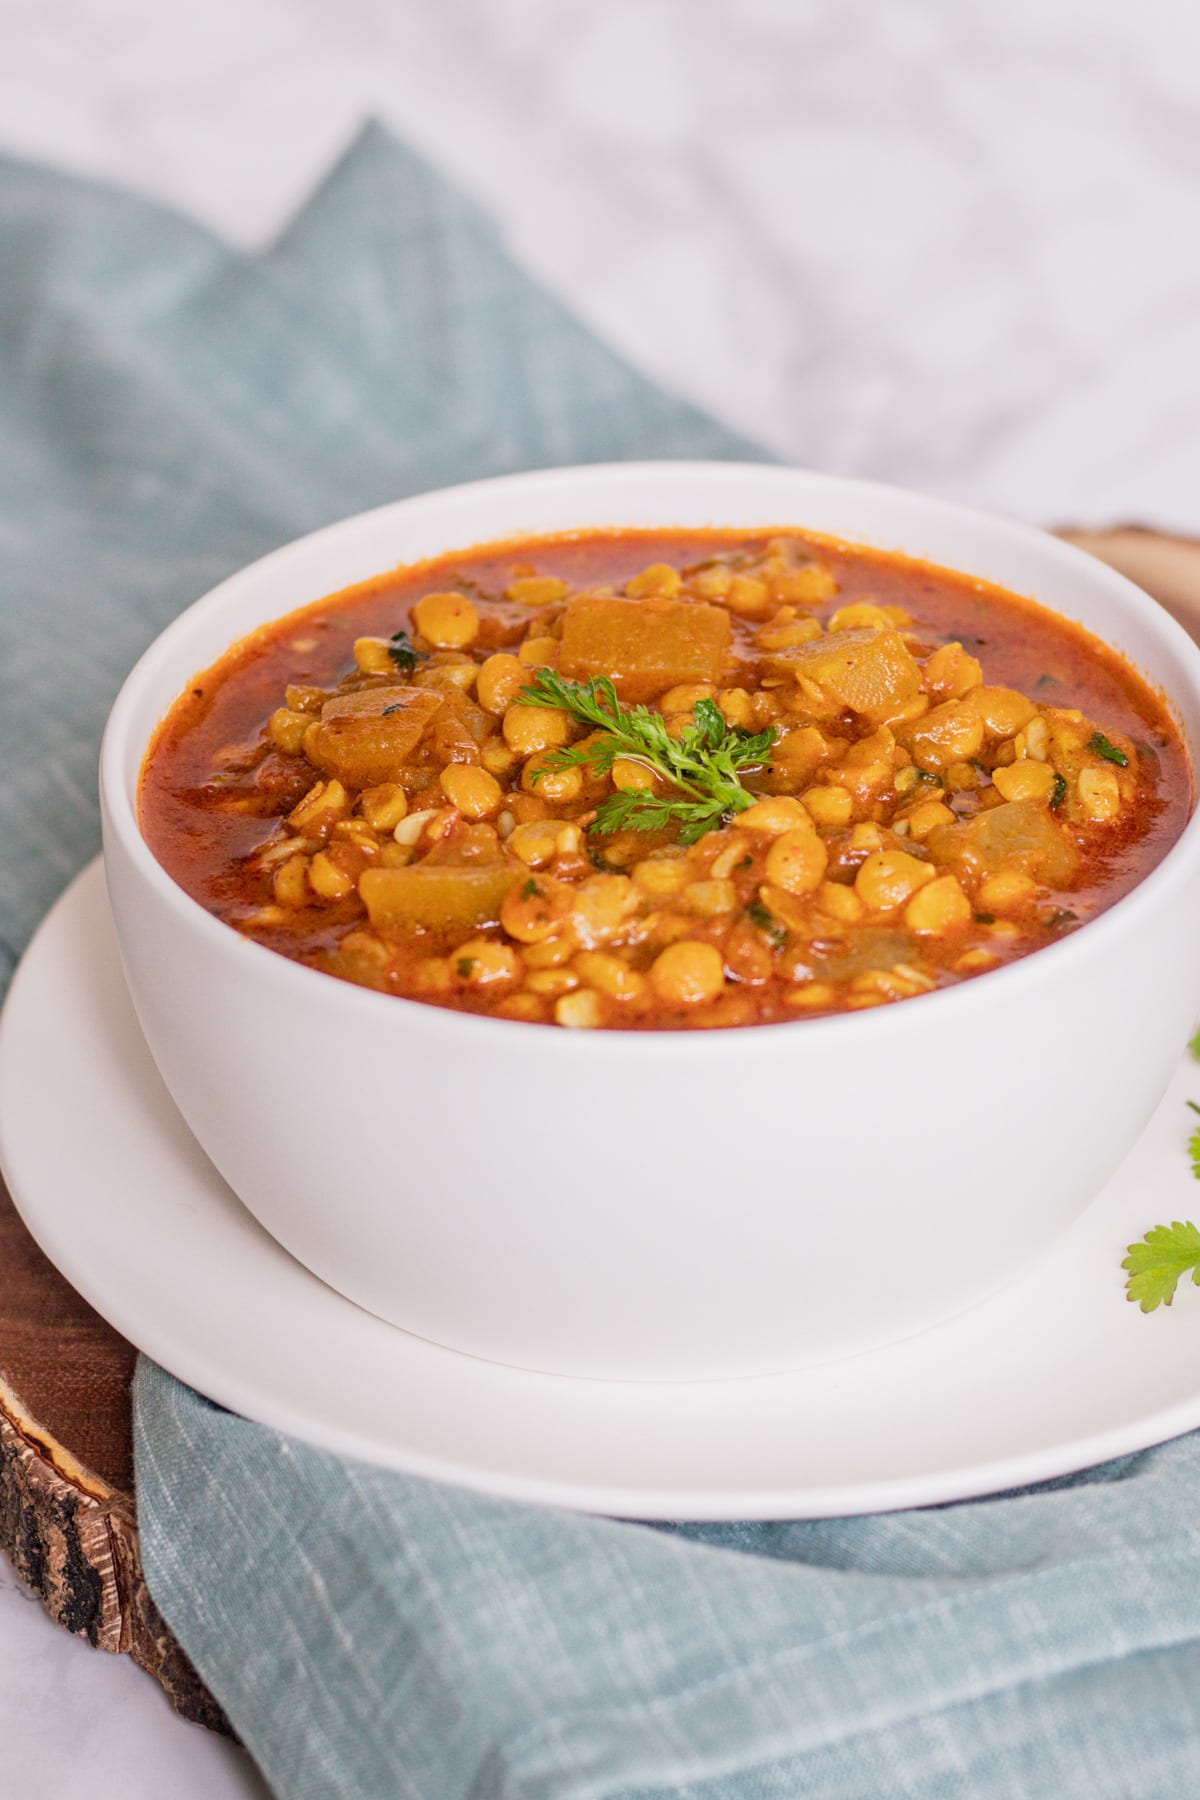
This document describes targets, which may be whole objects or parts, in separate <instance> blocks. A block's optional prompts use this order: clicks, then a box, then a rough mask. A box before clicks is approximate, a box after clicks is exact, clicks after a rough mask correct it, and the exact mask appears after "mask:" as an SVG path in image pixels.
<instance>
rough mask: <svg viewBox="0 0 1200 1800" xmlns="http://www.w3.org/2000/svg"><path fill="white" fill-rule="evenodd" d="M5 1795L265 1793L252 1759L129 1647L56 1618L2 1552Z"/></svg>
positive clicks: (173, 1798)
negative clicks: (99, 1641) (117, 1650)
mask: <svg viewBox="0 0 1200 1800" xmlns="http://www.w3.org/2000/svg"><path fill="white" fill-rule="evenodd" d="M0 1743H2V1744H3V1753H2V1757H0V1793H2V1794H3V1795H4V1796H5V1800H73V1797H74V1796H76V1795H84V1794H86V1795H88V1796H90V1797H92V1800H266V1789H265V1788H264V1786H263V1784H262V1782H261V1781H260V1780H259V1778H258V1776H257V1774H256V1772H255V1771H254V1769H253V1768H252V1766H251V1764H250V1761H249V1759H248V1758H247V1757H246V1756H245V1755H244V1754H243V1753H242V1752H241V1751H240V1750H238V1749H235V1748H234V1746H233V1745H232V1744H230V1743H228V1742H227V1741H226V1740H225V1739H224V1738H218V1737H215V1736H214V1735H213V1734H212V1732H210V1731H205V1730H203V1729H202V1728H201V1727H200V1726H199V1725H186V1724H184V1722H183V1721H182V1720H181V1719H180V1718H179V1717H178V1716H177V1715H176V1714H175V1713H174V1712H173V1711H172V1709H171V1706H170V1703H169V1701H168V1700H167V1698H166V1695H165V1694H164V1693H163V1692H162V1690H161V1689H160V1688H159V1687H158V1686H157V1685H156V1683H154V1682H153V1681H151V1680H150V1678H149V1676H148V1675H145V1674H143V1673H142V1671H141V1669H139V1668H137V1667H136V1666H135V1664H133V1663H132V1662H131V1661H130V1660H129V1658H128V1657H127V1656H107V1655H105V1654H103V1653H102V1652H101V1651H98V1650H93V1649H92V1648H91V1646H90V1645H88V1644H85V1643H83V1642H82V1641H81V1640H80V1639H77V1638H72V1637H68V1635H67V1634H66V1632H65V1631H61V1630H60V1629H59V1628H58V1626H57V1625H54V1624H52V1623H51V1621H50V1619H49V1618H48V1617H47V1615H46V1613H45V1612H44V1611H43V1610H42V1607H41V1606H40V1604H39V1603H38V1602H37V1601H36V1600H34V1599H33V1598H32V1596H31V1595H30V1594H28V1593H27V1592H26V1591H25V1589H24V1588H22V1587H21V1585H20V1584H19V1582H18V1581H17V1579H16V1576H15V1575H14V1574H13V1573H12V1570H11V1568H10V1567H9V1565H8V1563H7V1562H5V1561H4V1560H3V1558H0Z"/></svg>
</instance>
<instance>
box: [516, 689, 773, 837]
mask: <svg viewBox="0 0 1200 1800" xmlns="http://www.w3.org/2000/svg"><path fill="white" fill-rule="evenodd" d="M517 699H518V701H519V702H520V703H521V705H523V706H551V707H557V708H558V709H559V710H560V711H561V712H566V713H569V714H570V715H571V717H572V718H573V719H578V720H579V722H580V723H581V724H583V725H590V726H591V727H592V728H593V735H592V736H590V737H589V738H588V739H587V741H586V742H584V743H582V744H573V745H569V746H567V747H566V748H564V749H562V750H554V751H552V752H551V753H550V754H549V755H548V756H546V757H544V758H543V759H542V763H541V770H543V771H544V770H548V769H565V768H571V767H573V766H576V765H579V764H587V765H588V766H589V768H590V769H591V771H592V773H593V774H596V775H607V774H608V773H609V771H610V770H611V768H612V766H613V764H614V763H615V762H616V761H617V758H618V757H621V758H624V759H626V760H628V761H630V762H636V763H640V764H641V766H642V767H643V768H644V769H649V770H650V772H651V773H652V774H654V775H657V776H659V777H660V779H661V780H663V781H664V782H666V783H668V784H669V785H670V786H671V787H672V788H674V789H675V790H676V791H675V792H674V793H672V794H652V793H650V792H649V791H648V790H647V789H646V788H622V789H621V790H620V791H619V792H618V793H615V794H610V795H609V797H608V798H607V799H606V800H602V801H601V802H600V805H599V806H598V807H597V809H596V817H595V819H594V820H593V822H592V824H591V825H590V826H589V830H591V831H597V832H602V833H608V832H614V831H621V830H623V829H626V828H627V829H629V830H631V831H659V830H662V829H664V828H666V827H667V826H671V825H675V826H678V827H679V840H680V842H681V843H684V844H694V843H695V842H696V840H697V838H702V837H703V836H704V834H705V832H708V831H715V830H716V829H717V828H718V826H721V825H724V824H725V823H726V821H727V820H729V819H731V818H733V817H734V816H735V815H736V814H737V813H740V812H744V811H745V810H746V808H747V807H748V806H753V804H754V801H755V797H756V796H755V795H754V794H752V793H751V792H750V791H749V789H748V788H746V787H743V785H742V781H741V772H742V771H743V770H749V769H759V768H761V767H762V766H763V764H764V763H765V762H766V761H767V758H768V754H769V752H770V748H771V745H772V744H773V743H774V741H775V731H774V727H773V726H768V728H767V729H766V730H765V731H758V732H748V731H740V730H738V729H737V728H736V727H735V726H731V725H727V724H726V723H725V719H724V717H723V715H722V713H721V709H720V707H719V706H718V705H717V704H716V702H715V701H713V700H700V701H698V702H697V704H696V707H695V712H694V716H693V722H692V724H691V725H689V726H688V728H687V730H686V731H685V732H684V733H683V735H682V736H681V737H677V738H675V737H671V736H670V734H669V733H668V731H667V724H666V720H665V719H664V718H663V716H662V714H661V713H657V712H651V710H650V708H649V707H646V706H625V705H623V704H622V702H621V700H620V699H619V698H618V695H617V690H616V688H615V687H614V686H613V684H612V682H611V681H610V680H609V679H608V677H607V676H606V675H595V676H593V677H592V678H591V680H590V681H568V680H567V679H566V677H565V676H562V675H559V674H557V673H556V671H555V670H553V669H539V670H538V672H537V674H536V676H535V677H534V679H533V681H532V683H531V684H530V686H528V687H525V688H522V689H521V691H520V693H519V694H518V695H517ZM537 779H538V776H537V775H536V774H535V776H534V780H535V782H536V780H537Z"/></svg>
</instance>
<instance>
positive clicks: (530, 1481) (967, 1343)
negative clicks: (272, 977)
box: [0, 863, 1200, 1519]
mask: <svg viewBox="0 0 1200 1800" xmlns="http://www.w3.org/2000/svg"><path fill="white" fill-rule="evenodd" d="M531 1029H532V1027H531ZM1096 1054H1097V1055H1098V1056H1119V1055H1120V1054H1121V1036H1120V1029H1119V1022H1117V1021H1114V1028H1113V1036H1112V1040H1111V1042H1110V1043H1107V1044H1099V1045H1097V1047H1096ZM219 1079H220V1072H219V1071H214V1080H219ZM1046 1079H1047V1080H1048V1081H1052V1080H1053V1079H1054V1072H1053V1070H1049V1069H1048V1070H1047V1071H1046ZM1193 1096H1194V1097H1197V1098H1200V1068H1198V1067H1197V1066H1196V1065H1195V1064H1194V1063H1190V1064H1185V1065H1183V1066H1181V1067H1180V1070H1179V1072H1178V1074H1177V1075H1176V1077H1175V1079H1174V1081H1173V1083H1172V1086H1171V1091H1170V1093H1169V1094H1168V1095H1167V1097H1166V1099H1165V1100H1164V1102H1163V1104H1162V1106H1161V1107H1160V1109H1159V1111H1158V1113H1157V1114H1156V1116H1155V1118H1154V1119H1153V1121H1152V1122H1151V1124H1150V1126H1149V1127H1148V1129H1147V1131H1146V1132H1145V1134H1144V1136H1143V1137H1142V1139H1141V1141H1140V1142H1139V1144H1138V1145H1137V1147H1136V1149H1135V1150H1134V1152H1133V1154H1132V1155H1131V1156H1130V1157H1129V1158H1128V1160H1127V1161H1126V1162H1125V1163H1124V1164H1123V1166H1122V1167H1121V1169H1120V1170H1119V1171H1118V1172H1117V1174H1116V1175H1115V1176H1114V1177H1113V1179H1112V1180H1111V1181H1110V1183H1109V1184H1108V1186H1107V1187H1106V1189H1105V1190H1104V1192H1103V1194H1101V1195H1100V1197H1099V1198H1098V1199H1097V1200H1096V1202H1095V1204H1094V1205H1093V1206H1092V1207H1091V1209H1090V1210H1089V1211H1088V1213H1087V1214H1086V1216H1085V1217H1084V1218H1082V1219H1081V1220H1079V1222H1078V1223H1077V1224H1076V1225H1075V1226H1074V1227H1073V1228H1072V1229H1071V1230H1070V1231H1069V1232H1068V1233H1067V1234H1066V1236H1065V1237H1063V1238H1061V1239H1060V1240H1059V1241H1058V1243H1057V1244H1056V1245H1055V1246H1054V1248H1053V1249H1052V1251H1051V1252H1050V1253H1049V1254H1048V1255H1047V1256H1046V1257H1045V1258H1044V1260H1043V1261H1042V1262H1041V1263H1040V1265H1039V1266H1038V1267H1037V1268H1036V1269H1035V1270H1034V1271H1033V1273H1032V1274H1030V1275H1028V1276H1026V1277H1025V1278H1024V1279H1023V1280H1022V1281H1020V1282H1019V1283H1017V1284H1015V1285H1014V1286H1012V1287H1010V1288H1009V1289H1007V1290H1006V1291H1005V1292H1004V1293H1003V1294H1002V1295H1000V1296H999V1297H998V1298H995V1299H993V1300H991V1301H989V1302H988V1303H987V1304H986V1305H984V1306H979V1307H977V1308H975V1309H974V1310H973V1311H971V1312H969V1313H966V1314H964V1315H962V1316H960V1317H959V1318H958V1319H957V1320H955V1321H954V1322H953V1323H951V1324H949V1325H943V1326H940V1327H939V1328H938V1329H936V1330H934V1331H930V1332H927V1333H925V1334H923V1335H922V1336H920V1337H917V1338H912V1339H909V1340H908V1341H907V1342H906V1343H904V1344H901V1345H897V1346H893V1347H892V1348H890V1349H888V1350H884V1351H877V1352H875V1353H873V1354H871V1355H869V1356H862V1357H858V1358H855V1359H854V1360H852V1361H848V1362H842V1363H837V1364H833V1365H828V1366H826V1367H824V1368H819V1369H808V1370H806V1371H804V1372H802V1373H799V1374H795V1375H783V1376H772V1377H769V1378H764V1379H754V1380H742V1381H726V1382H703V1383H669V1384H668V1383H661V1384H660V1383H655V1384H644V1385H643V1384H635V1383H617V1382H611V1383H610V1382H594V1381H572V1380H565V1379H562V1378H560V1377H556V1376H549V1375H533V1374H528V1373H525V1372H524V1371H521V1370H516V1369H509V1368H503V1367H500V1366H498V1365H496V1364H491V1363H485V1362H478V1361H475V1360H474V1359H472V1358H470V1357H466V1356H460V1355H458V1354H456V1353H455V1352H453V1351H449V1350H442V1349H439V1348H437V1347H436V1346H435V1345H433V1344H429V1343H426V1342H424V1341H423V1340H422V1339H420V1338H416V1337H412V1336H409V1335H408V1334H407V1333H405V1332H402V1331H397V1330H396V1329H394V1328H393V1327H392V1326H389V1325H385V1324H383V1323H382V1322H381V1321H379V1320H378V1319H375V1318H373V1317H371V1315H370V1314H368V1313H365V1312H362V1311H360V1310H359V1309H358V1308H357V1307H356V1306H354V1305H352V1304H351V1303H350V1302H349V1301H347V1300H344V1299H343V1298H341V1296H340V1295H338V1294H335V1293H334V1292H333V1291H332V1290H331V1289H330V1288H327V1287H326V1286H324V1284H323V1283H322V1282H320V1281H318V1280H317V1279H316V1278H315V1276H312V1275H310V1274H309V1273H308V1272H307V1271H306V1270H305V1269H303V1268H301V1267H300V1265H299V1264H298V1263H296V1262H294V1261H293V1260H292V1258H291V1257H290V1256H288V1255H287V1253H286V1252H285V1251H283V1250H281V1249H280V1248H279V1246H278V1245H277V1244H276V1243H275V1242H274V1241H273V1239H271V1238H269V1237H268V1236H267V1234H266V1233H265V1232H264V1231H263V1230H262V1229H261V1227H260V1226H259V1225H257V1224H256V1223H255V1222H254V1220H253V1219H252V1218H251V1217H250V1215H249V1214H248V1213H247V1212H246V1211H245V1210H244V1208H243V1207H242V1206H241V1205H240V1204H239V1203H238V1201H237V1200H236V1199H235V1197H234V1196H233V1194H232V1193H231V1192H230V1190H229V1189H228V1188H227V1187H226V1186H225V1184H224V1183H223V1182H222V1180H221V1179H220V1177H219V1176H218V1175H217V1174H216V1173H215V1171H214V1170H213V1168H212V1167H211V1165H210V1164H209V1163H208V1162H207V1161H206V1159H205V1157H204V1156H203V1154H202V1153H201V1151H200V1150H199V1148H198V1147H197V1145H196V1143H195V1142H194V1140H193V1139H192V1137H191V1136H190V1134H189V1132H188V1130H187V1128H186V1126H185V1125H184V1124H183V1122H182V1120H181V1119H180V1117H179V1114H178V1113H177V1112H176V1111H175V1108H174V1106H173V1104H172V1102H171V1101H170V1099H169V1098H168V1096H167V1093H166V1091H165V1089H164V1088H163V1086H162V1083H161V1082H160V1080H159V1078H158V1075H157V1073H156V1071H155V1069H154V1066H153V1064H152V1063H151V1061H150V1058H149V1054H148V1052H147V1050H146V1047H145V1044H144V1042H143V1040H142V1037H141V1033H140V1031H139V1029H138V1025H137V1022H136V1020H135V1018H134V1015H133V1011H132V1008H131V1006H130V1003H129V999H128V997H127V994H126V990H125V985H124V981H123V978H122V975H121V970H120V966H119V963H118V960H117V950H116V943H115V939H114V937H113V932H112V925H111V922H110V919H109V913H108V904H107V898H106V895H105V890H104V878H103V875H102V872H101V870H100V866H99V864H98V863H97V864H93V865H92V867H91V868H90V869H87V870H86V871H85V872H84V873H83V874H82V875H81V876H80V877H79V879H78V880H77V881H76V882H75V883H74V885H73V886H72V887H71V888H70V889H69V890H68V891H67V893H66V894H65V895H64V896H63V898H62V899H61V900H60V901H59V903H58V905H57V906H56V907H55V908H54V910H53V912H52V913H51V914H50V916H49V918H48V919H47V920H46V922H45V924H44V925H43V926H42V928H41V930H40V931H39V933H38V935H37V937H36V938H35V939H34V941H33V944H32V945H31V947H30V949H29V952H28V954H27V955H26V957H25V959H24V961H23V963H22V964H21V967H20V969H19V971H18V973H17V977H16V980H15V983H14V986H13V990H12V994H11V997H10V999H9V1002H8V1005H7V1007H6V1009H5V1012H4V1016H3V1020H2V1022H0V1157H2V1160H3V1166H4V1171H5V1174H6V1176H7V1179H8V1181H9V1184H10V1187H11V1189H12V1193H13V1197H14V1199H15V1200H16V1203H17V1205H18V1207H19V1208H20V1210H21V1213H22V1216H23V1217H24V1219H25V1222H26V1224H27V1225H28V1226H29V1228H30V1230H31V1231H32V1232H33V1234H34V1236H35V1237H36V1238H37V1240H38V1242H39V1243H40V1244H41V1245H42V1248H43V1249H44V1250H45V1251H46V1253H47V1255H48V1256H50V1257H51V1259H52V1260H53V1261H54V1262H55V1263H57V1264H58V1266H59V1268H60V1269H62V1271H63V1273H64V1274H65V1275H66V1276H67V1278H68V1280H70V1281H71V1282H73V1283H74V1285H75V1286H76V1287H77V1288H78V1289H79V1291H80V1292H81V1293H82V1294H84V1295H85V1296H86V1298H87V1299H88V1300H90V1301H91V1303H92V1305H93V1306H95V1307H96V1308H97V1310H98V1311H100V1312H101V1313H103V1314H104V1316H105V1318H107V1319H109V1320H110V1321H111V1322H112V1324H113V1325H115V1326H116V1327H117V1329H118V1330H119V1331H121V1332H123V1333H124V1334H125V1336H126V1337H128V1338H130V1339H131V1340H132V1341H133V1342H134V1343H135V1344H137V1345H138V1346H139V1348H141V1349H142V1350H145V1351H146V1352H147V1353H148V1354H149V1355H151V1356H153V1357H155V1358H156V1359H157V1361H158V1362H160V1363H161V1364H163V1366H164V1367H165V1368H167V1369H170V1370H172V1371H173V1372H174V1373H175V1374H176V1375H178V1376H181V1377H182V1378H183V1379H184V1380H185V1381H189V1382H191V1383H192V1385H193V1386H195V1387H197V1388H199V1389H200V1390H201V1391H202V1392H203V1393H206V1394H208V1395H210V1396H211V1397H212V1398H213V1399H214V1400H217V1401H220V1402H221V1403H222V1404H223V1405H225V1406H227V1407H230V1408H232V1409H234V1410H236V1411H238V1412H241V1413H245V1414H246V1415H248V1416H249V1417H250V1418H252V1419H258V1420H261V1422H262V1423H263V1424H266V1425H272V1426H275V1427H277V1428H278V1429H280V1430H282V1431H287V1432H291V1433H293V1434H294V1435H295V1436H296V1437H300V1438H304V1439H307V1440H308V1441H309V1442H310V1443H313V1444H318V1445H320V1446H322V1447H323V1448H325V1449H328V1450H334V1451H339V1452H342V1453H344V1454H346V1455H350V1456H358V1457H362V1458H365V1459H367V1460H369V1461H371V1462H377V1463H382V1464H385V1465H386V1466H388V1467H390V1468H394V1469H400V1470H405V1471H407V1472H409V1473H412V1474H417V1475H426V1476H431V1477H434V1478H436V1479H439V1480H443V1481H450V1482H457V1483H459V1484H461V1485H464V1486H468V1487H474V1488H480V1489H484V1490H486V1491H488V1492H490V1493H494V1494H503V1495H508V1496H511V1497H514V1498H518V1499H525V1500H533V1501H543V1502H550V1503H554V1504H557V1505H561V1506H567V1507H574V1508H578V1509H580V1510H586V1511H595V1512H604V1513H614V1514H618V1515H623V1516H626V1517H635V1518H643V1519H652V1518H654V1519H661V1518H692V1519H723V1518H731V1519H733V1518H810V1517H818V1516H821V1515H829V1514H839V1513H861V1512H876V1511H883V1510H886V1509H890V1508H893V1507H901V1506H918V1505H927V1504H930V1503H933V1502H938V1501H946V1500H954V1499H959V1498H963V1497H965V1496H968V1495H972V1494H980V1493H987V1492H992V1491H995V1490H996V1489H999V1488H1003V1487H1009V1486H1015V1485H1019V1484H1022V1483H1025V1482H1030V1481H1037V1480H1042V1479H1044V1478H1046V1477H1049V1476H1052V1475H1060V1474H1064V1473H1066V1472H1067V1471H1069V1470H1073V1469H1078V1468H1083V1467H1085V1466H1086V1465H1087V1464H1089V1463H1093V1462H1098V1461H1101V1460H1102V1459H1104V1458H1106V1457H1109V1456H1115V1455H1118V1454H1120V1453H1122V1452H1125V1451H1130V1450H1137V1449H1141V1448H1143V1447H1144V1446H1145V1445H1147V1444H1152V1443H1156V1442H1158V1441H1160V1440H1161V1439H1163V1438H1167V1437H1172V1436H1174V1435H1176V1434H1177V1433H1179V1432H1182V1431H1186V1430H1189V1429H1190V1428H1192V1427H1193V1426H1197V1425H1200V1293H1195V1292H1193V1291H1192V1290H1191V1288H1190V1287H1188V1288H1187V1289H1185V1291H1184V1292H1183V1293H1182V1294H1181V1296H1180V1300H1179V1303H1178V1305H1176V1306H1175V1307H1173V1308H1172V1310H1171V1311H1170V1312H1159V1313H1156V1314H1154V1315H1153V1316H1151V1317H1144V1316H1143V1315H1142V1314H1141V1313H1140V1312H1139V1311H1138V1310H1137V1309H1136V1308H1135V1307H1132V1306H1130V1305H1128V1304H1127V1303H1126V1301H1125V1299H1124V1296H1123V1291H1122V1276H1121V1272H1120V1267H1119V1264H1120V1260H1121V1257H1122V1254H1123V1246H1124V1245H1125V1244H1126V1243H1127V1242H1128V1241H1129V1240H1130V1239H1131V1238H1133V1237H1135V1236H1137V1235H1138V1234H1139V1233H1140V1232H1142V1231H1143V1230H1145V1229H1146V1228H1147V1227H1148V1226H1150V1225H1152V1224H1154V1223H1155V1222H1156V1221H1157V1220H1159V1219H1162V1218H1173V1217H1181V1216H1185V1215H1186V1214H1187V1212H1188V1211H1189V1209H1192V1210H1195V1206H1196V1198H1197V1196H1196V1190H1195V1188H1194V1187H1193V1185H1192V1180H1191V1175H1190V1171H1189V1168H1188V1163H1187V1158H1186V1156H1185V1153H1184V1145H1185V1141H1186V1136H1187V1132H1188V1126H1189V1123H1190V1122H1192V1121H1191V1115H1189V1114H1188V1113H1187V1112H1186V1111H1185V1109H1184V1105H1183V1102H1184V1099H1185V1098H1188V1097H1193ZM996 1105H997V1115H996V1116H997V1129H998V1130H1003V1128H1004V1125H1003V1101H1002V1098H1001V1097H999V1096H998V1097H997V1103H996ZM845 1205H846V1258H845V1261H844V1263H843V1264H842V1265H841V1266H840V1267H838V1268H837V1269H831V1270H830V1272H829V1279H830V1280H831V1281H850V1280H853V1278H854V1277H853V1271H854V1263H855V1258H856V1257H857V1256H860V1255H869V1254H870V1246H869V1245H866V1246H860V1245H857V1244H856V1243H855V1237H854V1208H853V1203H852V1201H851V1200H847V1201H846V1202H845ZM987 1253H988V1247H987V1241H986V1237H984V1238H981V1240H980V1244H979V1254H980V1256H981V1257H986V1256H987Z"/></svg>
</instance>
